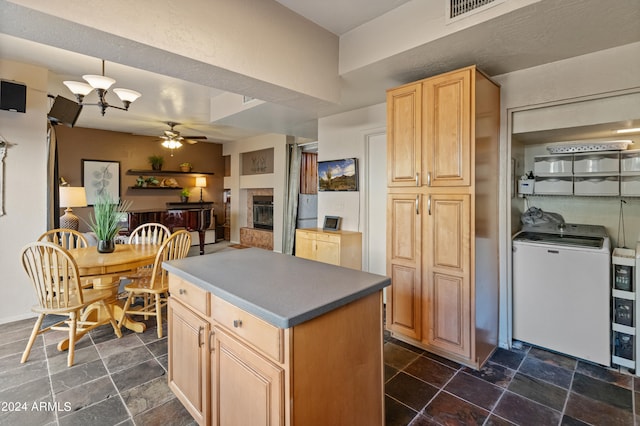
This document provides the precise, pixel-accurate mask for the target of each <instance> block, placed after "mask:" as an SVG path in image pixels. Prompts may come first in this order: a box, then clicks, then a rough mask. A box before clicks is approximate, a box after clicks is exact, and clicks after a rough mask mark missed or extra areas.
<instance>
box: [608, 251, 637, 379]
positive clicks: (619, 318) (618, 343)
mask: <svg viewBox="0 0 640 426" xmlns="http://www.w3.org/2000/svg"><path fill="white" fill-rule="evenodd" d="M611 263H612V266H613V267H612V268H611V273H612V275H613V276H612V280H611V286H612V288H611V304H612V306H611V312H612V315H611V345H612V347H611V362H612V364H614V365H619V366H621V367H626V368H628V369H630V370H636V362H637V354H636V345H637V337H636V336H637V335H638V333H637V326H636V325H637V318H636V317H637V301H636V294H637V282H636V281H637V277H636V275H637V273H636V272H637V271H636V269H637V266H638V265H637V263H638V259H637V258H636V250H632V249H625V248H616V249H614V251H613V255H612V256H611Z"/></svg>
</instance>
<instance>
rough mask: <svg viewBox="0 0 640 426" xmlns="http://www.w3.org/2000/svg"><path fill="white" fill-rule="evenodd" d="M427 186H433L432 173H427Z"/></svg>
mask: <svg viewBox="0 0 640 426" xmlns="http://www.w3.org/2000/svg"><path fill="white" fill-rule="evenodd" d="M427 186H431V172H427Z"/></svg>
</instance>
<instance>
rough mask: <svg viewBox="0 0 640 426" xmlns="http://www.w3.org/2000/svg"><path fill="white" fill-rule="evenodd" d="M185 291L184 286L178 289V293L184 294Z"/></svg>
mask: <svg viewBox="0 0 640 426" xmlns="http://www.w3.org/2000/svg"><path fill="white" fill-rule="evenodd" d="M186 292H187V290H185V289H184V288H181V289H180V290H178V293H180V294H185V293H186Z"/></svg>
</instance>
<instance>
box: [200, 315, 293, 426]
mask: <svg viewBox="0 0 640 426" xmlns="http://www.w3.org/2000/svg"><path fill="white" fill-rule="evenodd" d="M213 331H214V334H213V336H214V339H213V345H214V346H213V351H212V353H211V356H212V357H213V358H212V360H211V362H212V368H214V370H213V372H212V379H213V382H212V384H211V391H212V392H211V407H212V414H211V418H212V424H214V425H220V426H234V425H237V426H243V425H252V426H261V425H265V426H267V425H272V426H277V425H284V424H285V411H284V370H283V369H282V368H280V367H279V366H278V365H276V364H274V363H273V362H270V361H269V360H268V359H266V358H264V357H263V356H262V355H260V354H258V353H257V352H256V351H254V350H253V349H251V348H249V347H248V346H246V345H245V344H244V343H242V342H241V341H239V340H237V339H236V338H234V337H233V336H232V335H231V334H228V333H227V332H226V331H225V330H224V329H222V328H220V327H218V326H214V329H213Z"/></svg>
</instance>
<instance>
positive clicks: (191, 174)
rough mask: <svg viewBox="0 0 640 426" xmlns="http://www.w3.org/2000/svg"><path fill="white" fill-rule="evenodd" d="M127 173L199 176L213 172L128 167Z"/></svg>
mask: <svg viewBox="0 0 640 426" xmlns="http://www.w3.org/2000/svg"><path fill="white" fill-rule="evenodd" d="M127 174H128V175H151V176H156V175H157V176H176V175H178V176H201V175H209V176H211V175H214V174H215V173H213V172H194V171H193V170H192V171H190V172H181V171H178V170H138V169H129V170H127Z"/></svg>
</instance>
